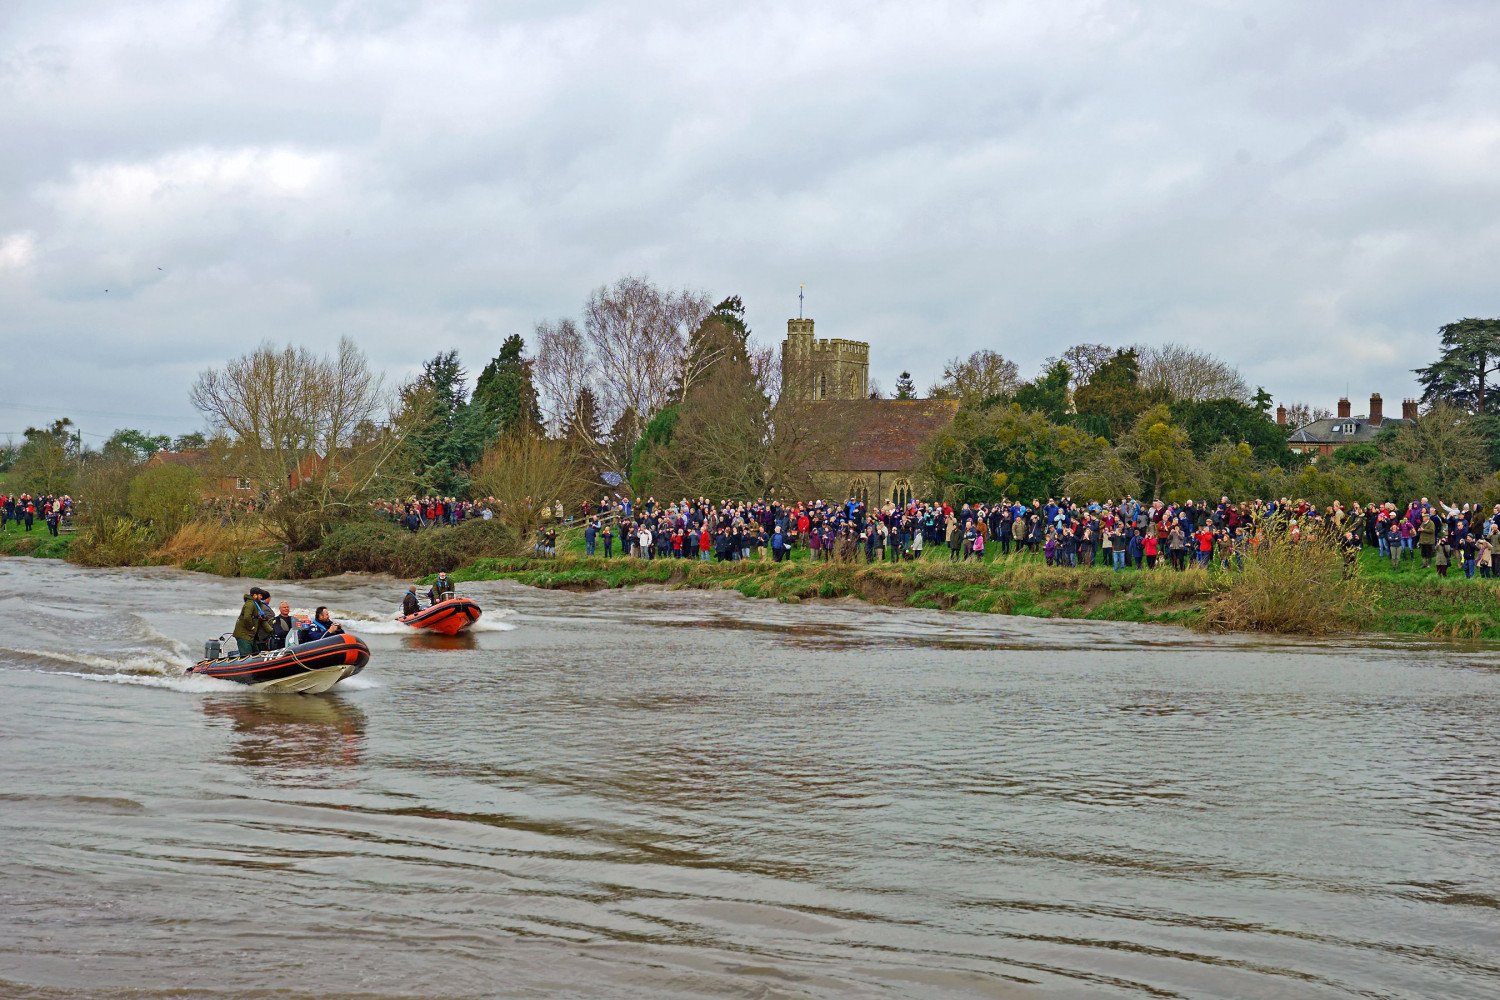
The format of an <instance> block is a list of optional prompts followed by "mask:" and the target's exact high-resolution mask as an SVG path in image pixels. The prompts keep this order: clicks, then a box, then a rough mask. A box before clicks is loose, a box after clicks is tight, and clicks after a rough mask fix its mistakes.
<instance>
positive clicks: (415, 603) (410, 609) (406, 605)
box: [401, 583, 422, 615]
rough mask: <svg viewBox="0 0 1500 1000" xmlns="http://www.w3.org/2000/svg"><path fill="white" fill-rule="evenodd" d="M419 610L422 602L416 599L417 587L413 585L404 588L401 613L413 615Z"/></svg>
mask: <svg viewBox="0 0 1500 1000" xmlns="http://www.w3.org/2000/svg"><path fill="white" fill-rule="evenodd" d="M421 610H422V602H421V601H420V600H418V599H417V585H416V584H415V583H414V584H412V585H411V586H409V587H407V588H406V596H405V597H403V598H401V613H402V614H403V615H414V614H416V613H417V612H418V611H421Z"/></svg>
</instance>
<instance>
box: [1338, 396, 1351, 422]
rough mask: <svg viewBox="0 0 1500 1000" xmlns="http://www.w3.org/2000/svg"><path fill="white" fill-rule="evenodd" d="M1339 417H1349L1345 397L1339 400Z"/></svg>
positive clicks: (1345, 418) (1342, 418)
mask: <svg viewBox="0 0 1500 1000" xmlns="http://www.w3.org/2000/svg"><path fill="white" fill-rule="evenodd" d="M1339 419H1340V420H1347V419H1349V400H1347V399H1341V400H1339Z"/></svg>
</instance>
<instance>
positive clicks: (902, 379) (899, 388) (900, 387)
mask: <svg viewBox="0 0 1500 1000" xmlns="http://www.w3.org/2000/svg"><path fill="white" fill-rule="evenodd" d="M896 398H897V399H916V398H917V383H916V382H914V381H912V377H911V372H902V373H901V374H900V375H899V376H897V377H896Z"/></svg>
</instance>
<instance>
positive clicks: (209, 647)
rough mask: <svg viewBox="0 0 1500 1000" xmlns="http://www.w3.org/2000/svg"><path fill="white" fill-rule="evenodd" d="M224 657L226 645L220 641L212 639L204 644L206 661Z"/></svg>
mask: <svg viewBox="0 0 1500 1000" xmlns="http://www.w3.org/2000/svg"><path fill="white" fill-rule="evenodd" d="M223 655H224V643H223V642H222V641H220V640H218V639H210V640H208V641H207V642H205V643H204V644H203V658H204V659H205V660H217V659H219V658H220V657H222V656H223Z"/></svg>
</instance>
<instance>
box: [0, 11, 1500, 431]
mask: <svg viewBox="0 0 1500 1000" xmlns="http://www.w3.org/2000/svg"><path fill="white" fill-rule="evenodd" d="M1497 53H1500V8H1497V5H1496V3H1495V0H1472V2H1470V0H1424V2H1421V3H1417V2H1377V3H1371V2H1369V0H1361V2H1335V0H1327V2H1318V3H1307V2H1305V0H1255V2H1237V0H1236V2H1231V0H1191V2H1188V0H1183V2H1174V0H1149V2H1146V0H1142V2H1130V0H1096V2H1075V0H1052V2H1050V3H1045V4H1042V3H1035V2H1016V3H1001V2H990V3H951V4H945V3H922V4H913V3H910V2H902V3H894V2H892V3H882V2H864V3H822V4H812V5H809V4H805V3H784V4H782V3H753V2H752V3H744V2H736V3H714V2H694V3H672V2H667V0H654V2H650V3H634V2H624V0H613V2H609V3H589V2H564V0H551V2H541V0H526V2H515V3H499V2H495V3H476V4H473V5H465V4H461V3H452V2H449V3H440V4H438V3H394V2H386V3H381V2H374V0H360V2H350V3H336V4H291V3H275V2H255V3H232V2H217V3H216V2H205V3H175V4H161V5H156V4H120V3H112V2H111V3H97V4H91V3H68V2H48V3H5V4H4V5H3V6H0V136H3V148H4V152H3V155H0V439H3V438H4V437H5V436H6V435H7V432H12V433H17V434H18V433H19V431H20V430H22V429H23V428H24V427H25V426H26V425H27V424H28V423H38V422H41V421H43V420H45V419H50V418H52V417H54V416H58V415H64V414H65V415H69V416H72V417H73V418H74V419H75V420H76V421H78V422H79V424H80V425H81V426H82V428H83V429H84V431H85V432H87V433H90V434H99V435H101V436H102V435H103V434H107V433H108V431H110V430H111V429H113V428H115V427H119V426H137V427H143V428H150V429H154V430H158V431H165V432H172V433H177V432H182V431H186V430H191V429H193V428H195V427H198V426H200V424H201V420H200V419H199V417H198V416H197V414H196V413H195V412H194V411H193V409H192V407H191V405H190V404H189V402H188V399H187V390H188V387H189V385H190V384H191V382H192V380H193V377H194V376H195V374H196V373H197V372H198V371H199V370H201V369H202V368H204V367H206V366H210V365H215V364H219V363H222V361H223V360H225V359H226V358H228V357H231V356H233V355H235V354H238V353H241V352H242V351H244V350H246V349H249V348H251V347H253V346H254V345H256V344H257V343H259V342H260V341H262V340H264V339H268V338H269V339H271V340H273V341H278V342H285V341H287V340H292V341H295V342H297V343H301V344H307V345H310V346H314V347H318V348H330V347H332V346H333V344H334V343H335V342H336V340H337V339H338V337H339V336H340V335H343V334H351V335H353V336H354V337H355V338H356V339H357V340H358V341H359V342H360V343H361V344H362V345H363V346H364V348H365V349H366V351H367V352H368V354H369V356H370V358H371V360H372V362H373V363H374V364H375V365H376V366H377V367H379V368H381V369H382V370H384V371H386V372H387V373H388V376H389V378H390V379H392V380H400V379H403V378H405V377H407V376H408V375H409V374H410V372H411V371H412V370H413V369H414V368H415V367H416V366H418V365H419V364H420V362H421V361H422V359H424V358H425V357H428V356H431V355H432V354H434V353H436V352H437V351H438V350H441V349H446V348H450V347H451V348H456V349H458V350H459V352H460V354H461V355H462V357H463V359H464V361H465V362H466V363H467V365H468V367H469V369H470V371H471V373H477V372H478V370H479V369H480V368H481V367H482V366H483V364H484V363H485V361H486V360H488V358H489V357H490V356H491V355H493V354H494V353H495V351H496V350H497V348H498V346H499V343H500V341H501V339H502V338H503V337H504V336H505V335H507V334H509V333H522V334H526V335H528V336H529V335H530V333H531V328H532V325H533V324H534V323H535V322H536V321H537V320H539V319H544V318H557V317H561V316H570V315H571V316H578V315H579V313H580V306H581V304H582V302H583V300H584V298H585V296H586V295H587V294H588V292H589V291H590V289H592V288H594V287H596V286H598V285H600V284H604V283H606V282H610V281H612V280H613V279H615V278H617V277H619V276H620V275H623V274H626V273H636V274H646V275H648V276H649V277H650V278H651V279H652V280H654V281H656V282H657V283H659V284H661V285H665V286H670V287H677V288H681V287H687V288H692V289H695V290H701V291H704V292H707V293H709V294H711V295H713V296H715V297H716V298H717V297H721V296H724V295H728V294H739V295H741V296H742V297H743V298H744V300H745V302H746V305H747V307H748V311H749V319H750V323H751V326H752V328H753V329H754V331H755V334H756V336H757V337H758V338H761V339H763V340H768V341H776V342H779V341H780V339H781V337H782V335H783V333H784V331H785V323H786V319H787V318H788V317H789V316H795V315H796V310H797V286H798V284H799V283H803V282H805V283H806V284H807V311H808V315H810V316H812V317H814V318H815V319H816V320H817V324H818V326H817V329H818V333H819V335H820V336H824V337H835V336H842V337H850V338H855V339H861V340H868V341H869V342H870V343H871V369H872V370H871V374H872V377H874V378H875V379H877V380H878V381H879V382H880V383H882V384H883V385H884V386H885V387H886V388H887V389H890V388H891V387H892V385H893V383H894V382H895V378H896V375H897V374H898V373H899V372H900V371H901V370H902V369H903V368H905V369H910V370H911V371H912V372H913V374H914V375H915V376H916V378H917V382H918V385H919V386H921V387H925V386H926V385H928V384H930V383H931V382H932V381H933V380H935V379H936V378H937V377H938V376H939V375H940V374H941V369H942V363H943V360H944V359H945V358H947V357H950V356H953V355H960V354H964V355H966V354H968V353H970V352H972V351H974V350H977V349H980V348H991V349H994V350H997V351H1000V352H1001V353H1003V354H1005V355H1007V356H1009V357H1012V358H1014V359H1016V360H1017V361H1018V362H1019V363H1020V365H1021V368H1022V371H1023V373H1024V374H1026V375H1028V376H1029V375H1031V374H1033V373H1034V371H1035V369H1036V368H1037V366H1038V365H1039V363H1040V362H1041V360H1042V359H1043V358H1045V357H1046V356H1048V355H1051V354H1056V353H1058V352H1060V351H1061V350H1062V349H1063V348H1064V347H1066V346H1067V345H1069V344H1071V343H1075V342H1078V341H1083V340H1091V341H1103V342H1105V343H1110V344H1119V345H1123V344H1128V343H1131V342H1137V341H1147V342H1162V341H1168V340H1176V341H1182V342H1186V343H1190V344H1194V345H1197V346H1201V347H1203V348H1205V349H1208V350H1210V351H1212V352H1214V353H1216V354H1218V355H1220V356H1221V357H1223V358H1224V359H1225V360H1227V361H1229V362H1231V363H1232V364H1234V365H1236V366H1238V367H1239V369H1240V370H1241V372H1242V373H1243V375H1244V376H1245V378H1246V380H1247V381H1248V382H1249V383H1250V384H1251V385H1252V386H1253V385H1256V384H1263V385H1265V386H1266V387H1267V388H1268V389H1269V390H1270V391H1271V392H1272V393H1273V394H1274V395H1275V396H1276V397H1277V398H1278V399H1280V400H1284V401H1292V400H1307V401H1310V402H1313V403H1315V404H1317V405H1331V404H1332V401H1333V400H1334V399H1336V398H1337V397H1338V396H1339V395H1340V394H1342V393H1343V392H1344V391H1345V387H1346V386H1347V387H1348V389H1349V392H1350V395H1351V396H1353V397H1354V398H1355V399H1356V400H1357V401H1361V402H1360V403H1359V404H1358V405H1357V406H1356V410H1357V411H1362V410H1363V402H1362V401H1363V399H1364V398H1365V397H1367V396H1368V395H1369V393H1370V392H1371V391H1379V392H1381V393H1383V394H1384V396H1385V398H1386V400H1387V401H1390V400H1399V399H1400V398H1401V397H1402V396H1405V395H1408V394H1411V393H1412V392H1413V391H1414V388H1415V386H1414V382H1413V379H1412V376H1411V374H1410V369H1412V368H1414V367H1416V366H1417V365H1419V364H1425V363H1427V362H1428V361H1429V360H1431V357H1432V356H1433V354H1434V351H1435V345H1436V330H1437V328H1438V327H1439V326H1440V325H1441V324H1443V323H1445V322H1447V321H1450V320H1453V319H1457V318H1460V317H1464V316H1475V315H1479V316H1495V315H1497V314H1500V62H1497V58H1500V57H1497ZM106 290H107V291H106ZM1393 408H1394V407H1393V406H1392V405H1391V404H1390V403H1389V402H1388V409H1393ZM93 443H95V444H97V443H98V441H97V439H95V440H94V441H93Z"/></svg>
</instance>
